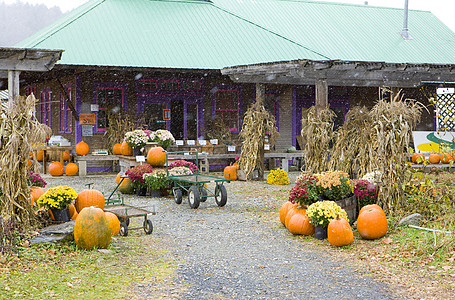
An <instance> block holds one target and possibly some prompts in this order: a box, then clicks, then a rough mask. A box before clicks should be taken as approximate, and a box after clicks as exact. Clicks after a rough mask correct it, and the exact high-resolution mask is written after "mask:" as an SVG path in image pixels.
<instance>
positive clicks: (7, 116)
mask: <svg viewBox="0 0 455 300" xmlns="http://www.w3.org/2000/svg"><path fill="white" fill-rule="evenodd" d="M35 102H36V99H35V97H34V95H33V94H32V95H30V96H28V97H27V98H24V97H18V98H17V99H15V100H14V101H12V102H10V103H9V105H8V107H7V109H3V108H1V109H0V116H1V118H0V163H1V169H0V187H1V188H2V192H3V196H2V197H0V214H1V215H2V217H3V218H4V219H9V218H11V217H13V218H15V220H16V221H17V224H19V226H21V228H26V227H29V226H34V225H35V224H36V222H37V218H36V216H35V213H34V211H33V209H32V207H31V205H30V202H29V198H30V188H29V186H28V185H27V170H28V168H27V160H28V159H29V157H30V153H31V151H32V145H33V144H39V143H42V142H43V141H44V140H45V138H46V137H47V136H51V134H52V131H51V129H50V128H49V127H48V126H46V125H44V124H40V123H39V122H38V121H37V120H36V118H35V117H34V111H35Z"/></svg>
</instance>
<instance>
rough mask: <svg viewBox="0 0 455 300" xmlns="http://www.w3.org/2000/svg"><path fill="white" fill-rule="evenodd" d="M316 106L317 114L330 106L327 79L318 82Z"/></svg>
mask: <svg viewBox="0 0 455 300" xmlns="http://www.w3.org/2000/svg"><path fill="white" fill-rule="evenodd" d="M315 106H316V111H317V112H319V111H320V110H321V109H323V108H326V107H328V106H329V85H328V83H327V79H325V78H321V79H317V80H316V101H315Z"/></svg>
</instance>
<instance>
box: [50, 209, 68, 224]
mask: <svg viewBox="0 0 455 300" xmlns="http://www.w3.org/2000/svg"><path fill="white" fill-rule="evenodd" d="M51 211H52V215H53V216H54V220H55V221H56V222H60V223H64V222H68V221H69V220H71V216H70V210H69V208H68V207H65V208H63V209H58V208H51Z"/></svg>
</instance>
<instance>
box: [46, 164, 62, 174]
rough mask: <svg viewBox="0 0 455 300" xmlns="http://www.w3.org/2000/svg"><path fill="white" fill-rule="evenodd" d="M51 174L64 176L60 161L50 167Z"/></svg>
mask: <svg viewBox="0 0 455 300" xmlns="http://www.w3.org/2000/svg"><path fill="white" fill-rule="evenodd" d="M48 170H49V174H51V175H52V176H62V175H63V165H62V163H61V162H59V161H54V162H53V163H51V164H50V165H49V169H48Z"/></svg>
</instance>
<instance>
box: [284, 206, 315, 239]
mask: <svg viewBox="0 0 455 300" xmlns="http://www.w3.org/2000/svg"><path fill="white" fill-rule="evenodd" d="M288 230H289V232H290V233H292V234H294V235H296V234H300V235H313V234H314V225H313V224H311V222H310V218H308V216H307V215H306V212H302V211H301V210H300V211H298V212H297V213H296V214H294V215H293V216H292V217H291V218H290V219H289V222H288Z"/></svg>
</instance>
